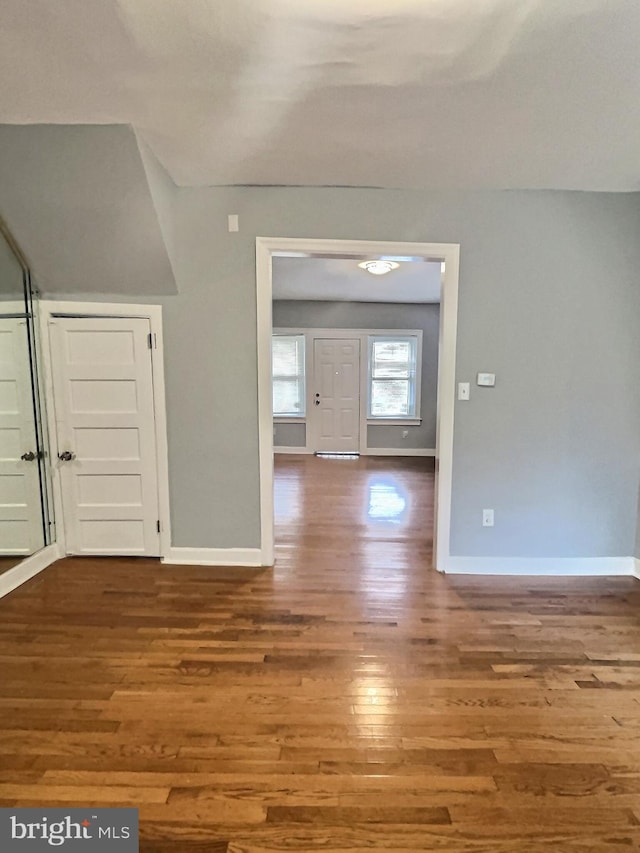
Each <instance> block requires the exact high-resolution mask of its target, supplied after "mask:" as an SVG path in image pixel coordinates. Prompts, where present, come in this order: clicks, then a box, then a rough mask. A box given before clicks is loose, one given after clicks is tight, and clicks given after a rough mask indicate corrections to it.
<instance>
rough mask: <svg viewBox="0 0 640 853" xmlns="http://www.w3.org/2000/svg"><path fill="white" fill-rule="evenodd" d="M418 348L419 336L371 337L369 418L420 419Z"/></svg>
mask: <svg viewBox="0 0 640 853" xmlns="http://www.w3.org/2000/svg"><path fill="white" fill-rule="evenodd" d="M418 349H419V347H418V338H417V336H416V335H398V336H394V337H390V336H386V335H385V336H374V335H371V336H370V337H369V411H368V417H369V418H371V419H373V420H376V419H379V420H383V419H385V418H386V419H389V420H402V419H406V420H414V419H417V418H419V417H420V413H419V392H418V388H419V384H418V383H419V376H418V374H419V364H418Z"/></svg>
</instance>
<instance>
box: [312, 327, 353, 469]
mask: <svg viewBox="0 0 640 853" xmlns="http://www.w3.org/2000/svg"><path fill="white" fill-rule="evenodd" d="M311 418H312V424H311V435H312V436H313V449H314V451H322V452H335V453H354V452H355V453H357V452H358V451H359V448H360V341H359V340H350V339H342V338H340V339H335V340H333V339H330V338H329V339H325V338H316V339H315V341H314V347H313V402H312V404H311Z"/></svg>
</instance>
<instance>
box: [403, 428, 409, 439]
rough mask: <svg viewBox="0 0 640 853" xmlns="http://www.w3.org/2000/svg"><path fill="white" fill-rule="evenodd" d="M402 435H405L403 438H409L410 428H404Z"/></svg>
mask: <svg viewBox="0 0 640 853" xmlns="http://www.w3.org/2000/svg"><path fill="white" fill-rule="evenodd" d="M402 437H403V438H408V437H409V430H408V429H403V430H402Z"/></svg>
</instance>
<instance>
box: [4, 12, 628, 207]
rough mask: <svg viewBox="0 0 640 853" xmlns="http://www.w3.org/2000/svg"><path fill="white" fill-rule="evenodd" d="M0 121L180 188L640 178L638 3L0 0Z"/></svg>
mask: <svg viewBox="0 0 640 853" xmlns="http://www.w3.org/2000/svg"><path fill="white" fill-rule="evenodd" d="M2 19H3V20H2V29H1V30H0V74H1V76H2V81H3V83H2V87H1V90H0V122H5V123H20V124H27V123H34V122H39V123H56V124H65V123H66V124H75V123H98V124H99V123H108V124H113V123H130V124H131V125H133V126H134V127H135V128H136V129H137V130H138V131H139V132H140V133H141V134H142V136H143V138H144V139H145V140H146V142H147V143H148V144H149V146H150V147H151V149H152V150H153V152H154V153H155V155H156V156H157V157H158V158H159V160H160V161H161V162H162V163H163V164H164V166H165V167H166V169H167V170H168V171H169V173H170V175H171V176H172V178H173V180H174V181H175V182H176V183H177V184H179V185H214V184H215V185H217V184H280V185H291V184H303V185H350V186H354V185H355V186H382V187H400V188H430V187H442V186H447V187H465V188H481V187H491V188H496V189H497V188H570V189H593V190H635V189H637V188H638V186H639V179H640V157H639V156H638V150H637V149H638V146H637V140H638V138H639V137H640V97H638V95H639V93H640V62H639V61H638V58H637V57H638V36H639V34H640V3H638V0H570V2H558V0H517V1H516V0H179V2H176V0H59V2H55V3H52V2H51V0H29V2H25V0H3V4H2Z"/></svg>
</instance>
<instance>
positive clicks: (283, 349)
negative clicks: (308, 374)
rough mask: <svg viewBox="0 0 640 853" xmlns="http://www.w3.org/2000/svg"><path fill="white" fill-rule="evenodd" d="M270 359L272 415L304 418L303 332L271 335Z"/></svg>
mask: <svg viewBox="0 0 640 853" xmlns="http://www.w3.org/2000/svg"><path fill="white" fill-rule="evenodd" d="M271 358H272V365H273V367H272V371H273V372H272V376H273V415H274V417H277V418H303V417H304V416H305V390H304V335H273V337H272V338H271Z"/></svg>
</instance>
